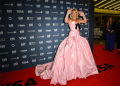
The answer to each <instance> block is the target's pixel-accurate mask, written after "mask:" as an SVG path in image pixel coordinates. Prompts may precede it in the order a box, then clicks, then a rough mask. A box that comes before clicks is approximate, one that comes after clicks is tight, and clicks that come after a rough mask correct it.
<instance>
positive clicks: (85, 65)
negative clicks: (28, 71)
mask: <svg viewBox="0 0 120 86" xmlns="http://www.w3.org/2000/svg"><path fill="white" fill-rule="evenodd" d="M69 14H70V18H68V16H69ZM78 15H79V16H83V20H82V19H77V17H78ZM64 22H65V23H68V25H69V27H70V32H69V35H68V37H66V38H65V39H64V40H63V41H62V42H61V44H60V45H59V47H58V50H57V52H56V55H55V59H54V61H53V62H50V63H47V64H43V65H37V66H36V69H35V73H36V75H37V76H40V77H41V78H43V79H51V83H50V84H57V83H60V84H61V85H65V84H66V82H67V81H68V80H72V79H76V78H77V77H78V78H86V77H87V76H90V75H93V74H98V70H97V67H96V64H95V62H94V59H93V55H92V53H91V50H90V47H89V44H88V41H87V40H86V39H85V38H83V37H82V36H80V32H79V27H78V26H79V24H80V23H86V22H87V20H86V17H85V15H84V13H83V12H82V11H79V12H78V11H77V10H76V9H68V11H67V14H66V16H65V19H64ZM77 25H78V26H77Z"/></svg>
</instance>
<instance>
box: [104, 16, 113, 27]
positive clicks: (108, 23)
mask: <svg viewBox="0 0 120 86" xmlns="http://www.w3.org/2000/svg"><path fill="white" fill-rule="evenodd" d="M110 18H112V23H113V17H109V19H108V22H107V24H106V25H107V28H108V27H109V25H110Z"/></svg>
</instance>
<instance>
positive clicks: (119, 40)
mask: <svg viewBox="0 0 120 86" xmlns="http://www.w3.org/2000/svg"><path fill="white" fill-rule="evenodd" d="M116 33H117V49H118V52H117V54H120V19H119V23H118V25H117V30H116Z"/></svg>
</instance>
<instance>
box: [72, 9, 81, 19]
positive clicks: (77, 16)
mask: <svg viewBox="0 0 120 86" xmlns="http://www.w3.org/2000/svg"><path fill="white" fill-rule="evenodd" d="M72 11H76V12H77V18H78V15H79V13H78V11H77V9H75V8H74V9H73V10H72ZM70 18H72V15H71V14H70Z"/></svg>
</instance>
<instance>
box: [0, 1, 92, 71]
mask: <svg viewBox="0 0 120 86" xmlns="http://www.w3.org/2000/svg"><path fill="white" fill-rule="evenodd" d="M69 8H76V9H77V10H79V11H80V10H82V11H83V12H84V13H85V15H86V17H87V23H85V24H81V30H80V34H81V36H83V37H85V38H86V39H87V40H88V42H89V43H90V46H92V41H93V40H92V38H93V34H92V35H90V34H89V33H90V29H89V28H90V23H89V16H90V6H89V1H88V0H1V1H0V73H4V72H9V71H14V70H20V69H25V68H30V67H35V66H36V65H37V64H44V63H47V62H51V61H53V59H54V56H55V52H56V50H57V48H58V46H59V44H60V43H61V41H62V40H64V39H65V37H67V36H68V33H69V27H68V24H66V23H64V21H63V19H64V17H65V14H66V11H67V9H69ZM79 18H82V17H79ZM92 18H93V17H92ZM93 29H94V28H92V29H91V31H93ZM90 37H91V39H90ZM90 40H92V41H91V42H90Z"/></svg>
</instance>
